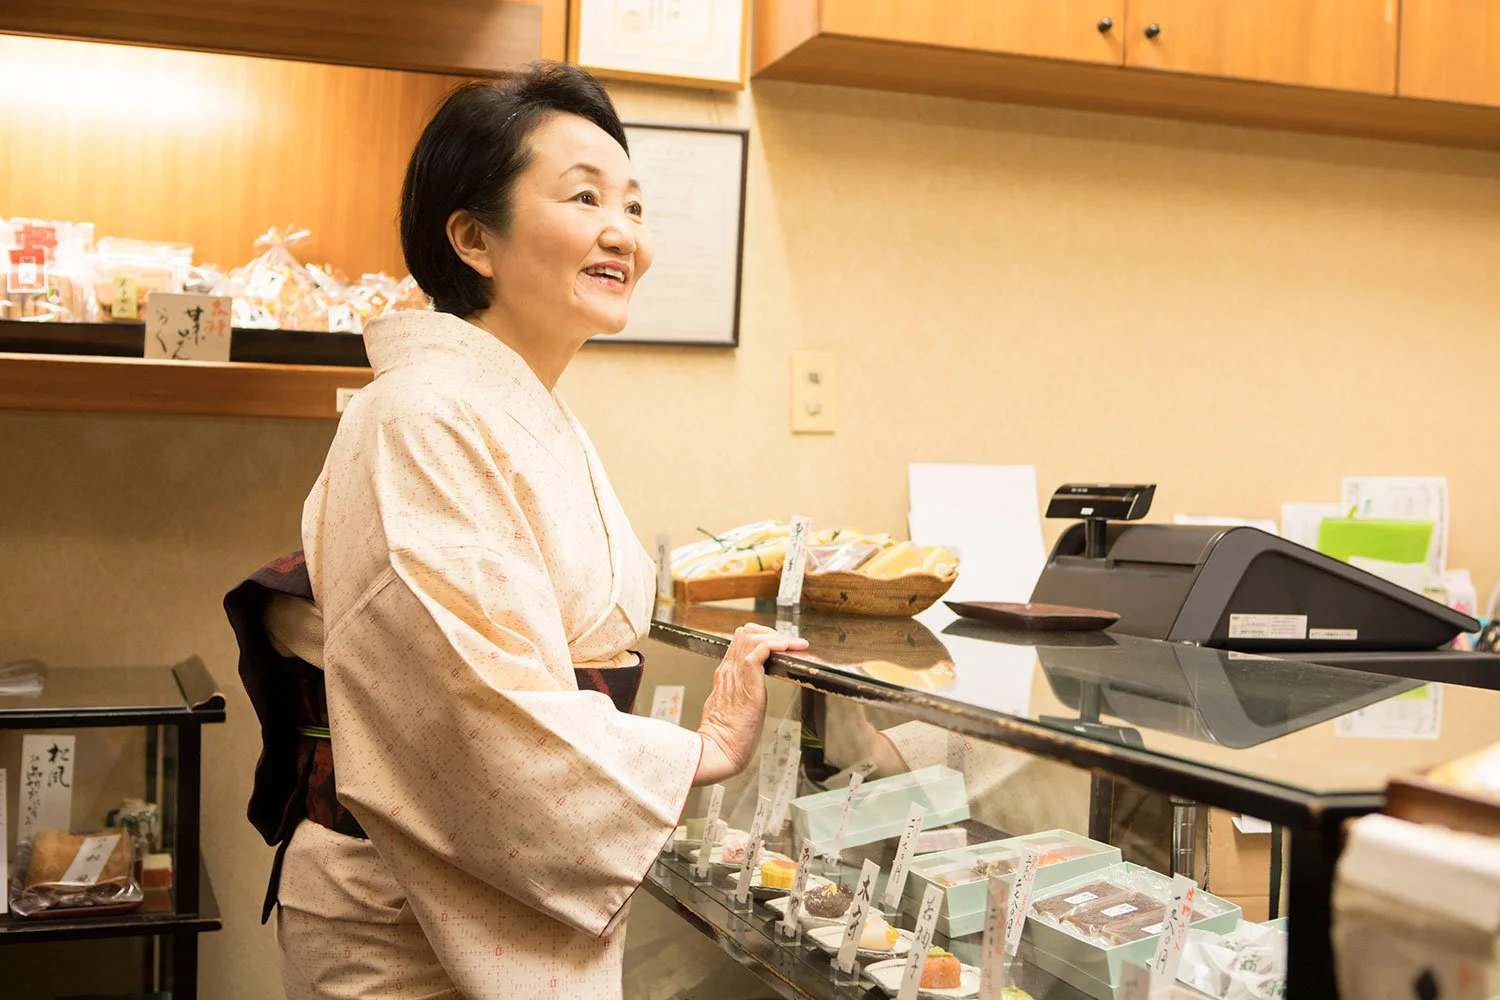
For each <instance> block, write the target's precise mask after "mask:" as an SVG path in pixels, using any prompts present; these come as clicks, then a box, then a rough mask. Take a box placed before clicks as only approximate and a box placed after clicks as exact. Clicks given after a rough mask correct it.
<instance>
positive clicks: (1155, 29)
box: [1146, 24, 1161, 38]
mask: <svg viewBox="0 0 1500 1000" xmlns="http://www.w3.org/2000/svg"><path fill="white" fill-rule="evenodd" d="M1159 34H1161V25H1159V24H1148V25H1146V37H1147V38H1155V37H1156V36H1157V35H1159Z"/></svg>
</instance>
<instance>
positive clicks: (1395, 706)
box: [1333, 684, 1443, 740]
mask: <svg viewBox="0 0 1500 1000" xmlns="http://www.w3.org/2000/svg"><path fill="white" fill-rule="evenodd" d="M1333 731H1334V733H1335V735H1338V736H1345V737H1351V738H1354V739H1365V740H1435V739H1437V738H1438V737H1439V736H1441V735H1442V732H1443V686H1442V685H1441V684H1424V685H1422V686H1421V687H1419V688H1415V689H1413V690H1411V691H1408V692H1406V693H1405V694H1398V695H1396V697H1394V698H1387V699H1386V700H1385V701H1382V702H1377V703H1376V704H1374V705H1371V706H1369V707H1368V708H1361V709H1360V710H1358V711H1357V712H1350V713H1349V714H1348V715H1343V716H1340V717H1339V718H1338V720H1337V721H1336V722H1335V723H1334V726H1333Z"/></svg>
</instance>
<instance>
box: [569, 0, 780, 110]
mask: <svg viewBox="0 0 1500 1000" xmlns="http://www.w3.org/2000/svg"><path fill="white" fill-rule="evenodd" d="M750 4H751V0H569V2H568V61H569V62H571V63H574V64H576V65H578V66H582V67H583V68H584V69H586V70H588V71H589V72H591V73H593V74H594V75H596V76H599V77H603V78H606V79H612V80H638V81H641V82H645V83H664V84H668V85H670V86H678V87H681V86H688V87H706V88H709V89H713V90H743V89H744V88H745V81H746V79H747V72H748V58H749V40H750ZM653 18H655V19H656V23H652V22H653Z"/></svg>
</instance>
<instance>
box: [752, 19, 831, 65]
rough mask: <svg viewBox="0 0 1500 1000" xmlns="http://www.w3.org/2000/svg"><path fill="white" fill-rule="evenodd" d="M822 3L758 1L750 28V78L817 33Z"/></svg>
mask: <svg viewBox="0 0 1500 1000" xmlns="http://www.w3.org/2000/svg"><path fill="white" fill-rule="evenodd" d="M822 2H823V0H757V2H756V3H755V4H754V5H753V17H754V20H753V22H752V23H751V26H750V75H751V76H756V75H758V74H759V73H760V71H761V70H763V69H765V68H766V67H767V66H770V65H771V64H772V63H774V62H776V61H777V60H779V59H780V58H781V57H782V56H785V55H786V54H787V53H788V52H790V51H792V50H793V49H795V48H796V47H797V46H799V45H801V44H802V43H803V42H805V41H807V40H808V39H810V38H812V37H813V36H814V35H816V34H817V33H818V23H819V10H820V8H821V6H822Z"/></svg>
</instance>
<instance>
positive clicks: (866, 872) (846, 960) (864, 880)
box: [836, 859, 880, 973]
mask: <svg viewBox="0 0 1500 1000" xmlns="http://www.w3.org/2000/svg"><path fill="white" fill-rule="evenodd" d="M879 877H880V866H879V865H877V864H876V863H875V862H873V861H870V860H868V859H866V860H865V864H864V867H863V868H861V869H860V872H859V882H858V883H857V884H856V885H855V886H854V899H853V900H852V901H850V903H849V912H848V914H847V915H846V916H845V919H844V940H843V941H842V942H841V943H840V944H839V953H838V958H837V959H836V962H837V963H838V967H839V968H840V969H842V970H843V971H844V972H846V973H847V972H853V971H854V953H855V952H856V951H858V950H859V938H860V935H861V934H863V933H864V930H865V917H866V915H868V914H869V912H870V900H871V898H872V897H873V896H874V895H875V880H876V879H877V878H879Z"/></svg>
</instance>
